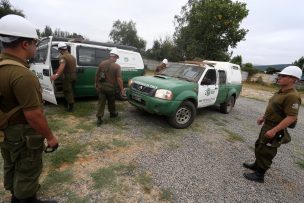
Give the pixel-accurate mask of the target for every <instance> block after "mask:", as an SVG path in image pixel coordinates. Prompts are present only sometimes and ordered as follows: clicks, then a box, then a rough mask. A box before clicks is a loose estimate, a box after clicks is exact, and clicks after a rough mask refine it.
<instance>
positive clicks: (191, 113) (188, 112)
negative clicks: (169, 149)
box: [168, 101, 196, 129]
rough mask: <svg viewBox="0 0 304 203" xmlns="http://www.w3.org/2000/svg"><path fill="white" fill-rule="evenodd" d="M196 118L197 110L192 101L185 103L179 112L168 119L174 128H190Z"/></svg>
mask: <svg viewBox="0 0 304 203" xmlns="http://www.w3.org/2000/svg"><path fill="white" fill-rule="evenodd" d="M195 116H196V108H195V106H194V104H193V103H192V102H190V101H184V102H183V103H181V105H180V106H179V107H178V108H177V110H176V111H175V112H174V113H173V114H172V115H171V116H169V117H168V122H169V124H170V125H171V126H173V127H174V128H178V129H182V128H187V127H189V126H190V125H191V124H192V122H193V120H194V118H195Z"/></svg>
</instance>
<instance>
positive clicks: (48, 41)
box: [30, 37, 57, 104]
mask: <svg viewBox="0 0 304 203" xmlns="http://www.w3.org/2000/svg"><path fill="white" fill-rule="evenodd" d="M51 47H52V37H47V38H43V39H42V40H41V41H40V43H39V45H38V47H37V51H36V54H35V56H34V60H33V63H31V65H30V70H31V71H32V72H33V73H34V74H35V75H36V76H37V77H38V79H39V82H40V85H41V88H42V98H43V100H45V101H48V102H50V103H53V104H57V100H56V96H55V91H54V84H53V82H52V81H51V75H52V74H53V70H52V65H51Z"/></svg>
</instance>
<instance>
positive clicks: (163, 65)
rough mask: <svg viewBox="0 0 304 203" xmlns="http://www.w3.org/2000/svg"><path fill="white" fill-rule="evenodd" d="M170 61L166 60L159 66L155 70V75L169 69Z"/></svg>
mask: <svg viewBox="0 0 304 203" xmlns="http://www.w3.org/2000/svg"><path fill="white" fill-rule="evenodd" d="M167 65H168V59H164V60H163V61H162V62H161V64H160V65H158V66H157V67H156V69H155V72H154V75H157V74H160V73H161V72H162V71H163V70H164V69H165V68H167Z"/></svg>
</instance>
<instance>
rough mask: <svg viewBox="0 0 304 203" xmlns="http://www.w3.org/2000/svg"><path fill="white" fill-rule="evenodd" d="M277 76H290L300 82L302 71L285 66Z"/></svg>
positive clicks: (294, 67) (295, 67) (296, 67)
mask: <svg viewBox="0 0 304 203" xmlns="http://www.w3.org/2000/svg"><path fill="white" fill-rule="evenodd" d="M279 75H290V76H293V77H296V78H298V79H299V80H301V77H302V70H301V69H300V68H299V67H298V66H287V67H286V68H284V69H283V70H282V71H281V72H280V73H279Z"/></svg>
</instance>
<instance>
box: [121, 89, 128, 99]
mask: <svg viewBox="0 0 304 203" xmlns="http://www.w3.org/2000/svg"><path fill="white" fill-rule="evenodd" d="M121 95H122V96H124V97H125V96H127V95H126V90H125V89H122V90H121Z"/></svg>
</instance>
